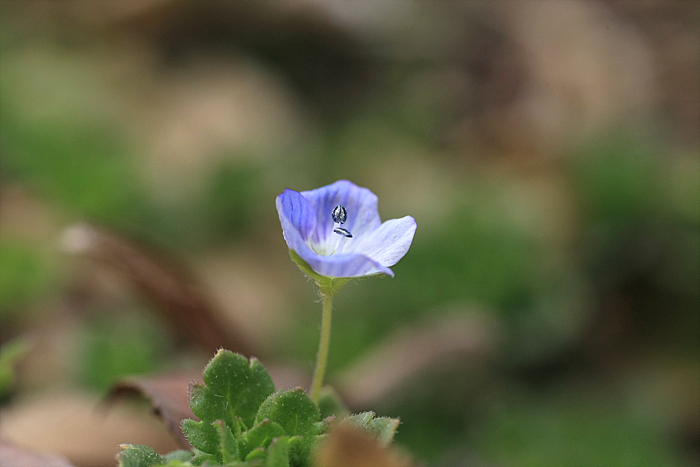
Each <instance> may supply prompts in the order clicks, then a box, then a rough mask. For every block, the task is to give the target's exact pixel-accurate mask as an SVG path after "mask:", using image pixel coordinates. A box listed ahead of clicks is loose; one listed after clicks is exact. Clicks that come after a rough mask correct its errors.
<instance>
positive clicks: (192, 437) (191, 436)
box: [182, 419, 221, 459]
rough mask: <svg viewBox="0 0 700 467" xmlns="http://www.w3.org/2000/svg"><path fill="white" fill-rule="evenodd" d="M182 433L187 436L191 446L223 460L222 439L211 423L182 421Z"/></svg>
mask: <svg viewBox="0 0 700 467" xmlns="http://www.w3.org/2000/svg"><path fill="white" fill-rule="evenodd" d="M182 432H183V433H184V434H185V436H186V437H187V439H188V440H189V441H190V444H192V446H194V447H195V448H197V449H199V450H200V451H202V452H205V453H207V454H211V455H213V456H214V457H215V458H217V459H220V458H221V451H220V450H219V444H220V442H221V438H220V436H219V432H218V430H217V429H216V427H215V426H213V425H212V424H211V423H209V422H195V421H194V420H191V419H187V420H183V421H182Z"/></svg>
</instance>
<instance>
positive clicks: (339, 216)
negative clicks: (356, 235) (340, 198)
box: [331, 204, 352, 238]
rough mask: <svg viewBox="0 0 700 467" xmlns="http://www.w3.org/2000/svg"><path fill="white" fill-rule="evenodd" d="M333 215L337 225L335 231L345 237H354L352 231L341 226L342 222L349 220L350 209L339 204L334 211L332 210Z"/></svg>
mask: <svg viewBox="0 0 700 467" xmlns="http://www.w3.org/2000/svg"><path fill="white" fill-rule="evenodd" d="M331 217H332V218H333V222H334V223H335V224H336V226H335V227H334V228H333V232H334V233H337V234H338V235H342V236H343V237H345V238H352V234H351V233H350V231H349V230H348V229H345V228H343V227H341V226H340V225H341V224H345V221H347V220H348V211H347V209H345V206H341V205H340V204H339V205H337V206H336V207H334V208H333V211H331Z"/></svg>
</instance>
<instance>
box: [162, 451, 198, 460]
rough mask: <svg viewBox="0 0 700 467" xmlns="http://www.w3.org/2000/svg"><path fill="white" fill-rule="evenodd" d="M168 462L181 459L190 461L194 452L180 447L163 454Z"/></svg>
mask: <svg viewBox="0 0 700 467" xmlns="http://www.w3.org/2000/svg"><path fill="white" fill-rule="evenodd" d="M163 459H164V460H165V461H166V462H170V461H180V462H189V461H191V460H192V453H191V452H190V451H187V450H186V449H178V450H177V451H173V452H169V453H167V454H165V455H164V456H163Z"/></svg>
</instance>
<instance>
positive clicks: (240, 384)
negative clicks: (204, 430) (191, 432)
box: [190, 350, 275, 428]
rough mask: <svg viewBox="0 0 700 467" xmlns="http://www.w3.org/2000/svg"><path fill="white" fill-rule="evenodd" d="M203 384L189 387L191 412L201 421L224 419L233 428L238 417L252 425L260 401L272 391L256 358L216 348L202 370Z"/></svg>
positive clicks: (273, 387) (269, 379)
mask: <svg viewBox="0 0 700 467" xmlns="http://www.w3.org/2000/svg"><path fill="white" fill-rule="evenodd" d="M203 378H204V383H205V384H206V386H202V385H198V384H197V385H193V386H192V387H191V389H190V407H191V409H192V412H193V413H194V414H195V415H197V416H198V417H199V418H200V419H202V420H203V421H207V422H209V423H212V422H214V421H216V420H223V421H224V423H226V425H227V426H229V427H232V428H233V427H235V424H236V423H238V422H236V421H235V419H236V418H237V417H239V418H240V419H241V420H242V421H243V424H244V426H245V427H246V428H247V427H250V426H252V425H253V420H254V419H255V415H256V412H257V411H258V408H259V407H260V404H261V403H262V402H263V401H264V400H265V399H266V398H267V397H268V396H269V395H270V394H272V393H273V392H274V390H275V385H274V383H273V382H272V378H270V375H269V373H268V372H267V370H266V369H265V367H263V366H262V364H261V363H260V362H259V361H258V360H257V359H256V358H251V359H250V361H248V359H246V358H245V357H244V356H242V355H239V354H234V353H233V352H230V351H228V350H219V352H217V354H216V355H215V356H214V358H212V359H211V361H210V362H209V364H208V365H207V367H206V368H205V369H204V374H203Z"/></svg>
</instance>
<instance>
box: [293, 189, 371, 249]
mask: <svg viewBox="0 0 700 467" xmlns="http://www.w3.org/2000/svg"><path fill="white" fill-rule="evenodd" d="M301 194H302V196H304V198H306V199H307V200H308V201H309V203H310V204H311V206H313V209H314V211H315V212H316V228H315V229H314V231H313V233H312V235H311V241H312V242H313V243H315V244H317V245H320V244H326V243H327V242H328V241H329V240H332V243H336V242H338V241H339V238H336V237H339V236H338V235H337V234H333V227H334V223H333V218H332V216H331V212H332V211H333V208H334V207H336V206H337V205H339V204H340V205H341V206H345V209H346V210H347V212H348V219H347V221H346V222H345V224H343V227H344V228H345V229H347V230H349V231H350V232H351V233H352V235H353V236H358V235H362V234H363V233H364V232H366V231H372V230H374V229H376V228H378V227H379V225H380V224H381V219H380V218H379V213H378V212H377V196H376V195H375V194H374V193H372V192H371V191H370V190H368V189H367V188H361V187H359V186H357V185H355V184H354V183H352V182H349V181H347V180H338V181H337V182H335V183H332V184H330V185H328V186H324V187H321V188H318V189H316V190H311V191H302V192H301ZM329 237H330V238H329Z"/></svg>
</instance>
